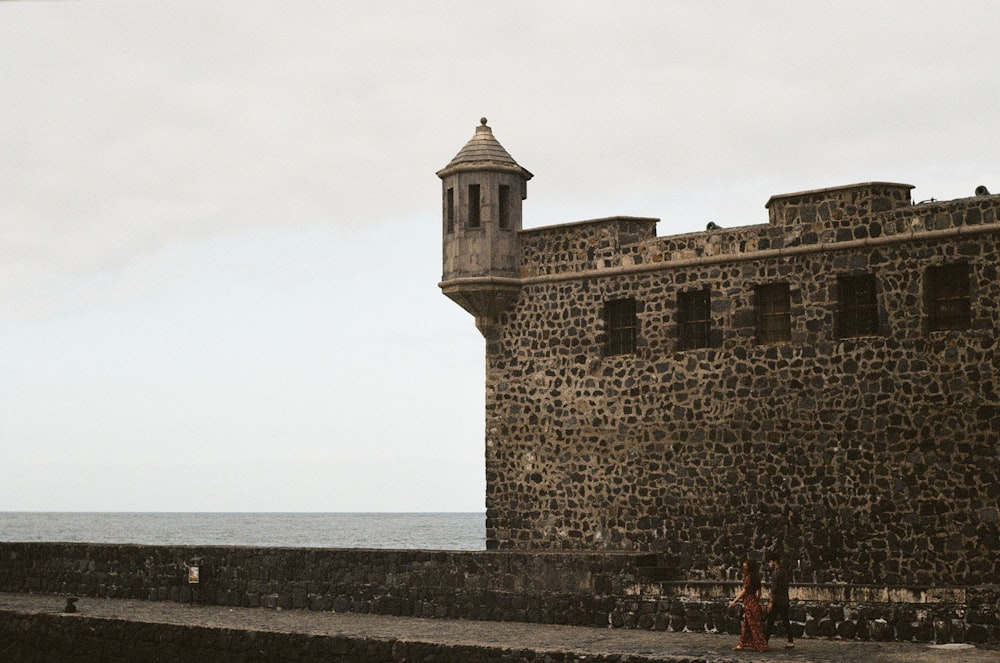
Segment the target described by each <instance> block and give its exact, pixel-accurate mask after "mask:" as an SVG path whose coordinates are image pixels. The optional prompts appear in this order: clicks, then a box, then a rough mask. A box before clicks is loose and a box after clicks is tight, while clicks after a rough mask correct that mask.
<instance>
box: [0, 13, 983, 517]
mask: <svg viewBox="0 0 1000 663" xmlns="http://www.w3.org/2000/svg"><path fill="white" fill-rule="evenodd" d="M998 25H1000V3H996V2H995V1H994V0H989V1H983V2H962V1H954V0H953V1H951V2H939V1H934V2H914V1H913V0H907V1H906V2H888V1H880V2H869V1H865V2H850V1H845V0H837V1H836V2H802V1H801V0H796V1H788V2H766V1H758V2H749V1H747V2H710V1H705V0H698V1H693V0H692V1H691V2H668V1H666V0H663V1H658V2H627V1H626V2H614V3H612V2H608V1H606V0H605V1H603V2H583V1H574V2H509V1H507V2H491V3H485V2H470V1H468V0H466V1H462V2H459V1H456V2H331V1H329V0H322V1H318V2H277V1H273V2H257V1H254V0H238V1H233V2H220V1H217V0H196V1H192V2H175V1H170V0H161V1H156V2H138V1H135V0H131V1H129V2H109V1H100V0H90V1H87V2H0V102H2V103H0V452H2V455H3V462H2V464H0V468H2V469H0V473H2V489H0V511H15V510H48V511H146V510H149V511H479V510H482V509H483V503H484V501H483V493H484V489H485V480H484V470H483V453H484V451H483V446H484V445H483V437H484V432H483V387H484V384H483V381H484V357H483V351H484V344H483V340H482V337H481V336H480V335H479V332H478V331H476V328H475V326H474V323H473V319H472V317H471V316H470V315H468V314H466V313H465V312H464V311H463V310H462V309H460V308H459V307H458V306H457V305H455V304H454V303H452V302H451V301H449V300H448V299H447V298H446V297H444V296H443V295H442V294H441V293H440V291H439V289H438V287H437V283H438V281H439V280H440V276H441V255H440V228H441V223H440V209H441V207H440V195H441V188H440V180H439V179H438V178H437V177H436V176H435V175H434V173H435V171H437V170H439V169H440V168H442V167H444V166H445V165H446V164H447V163H448V162H449V161H450V160H451V158H452V157H453V156H454V155H455V153H457V152H458V150H459V149H461V147H462V146H463V145H464V144H465V143H466V141H468V140H469V139H470V138H471V137H472V135H473V134H474V131H475V127H476V125H477V124H478V123H479V118H480V117H481V116H486V117H488V118H489V123H490V126H492V127H493V131H494V135H495V136H496V138H497V139H498V140H499V141H500V143H501V144H502V145H503V146H504V147H505V148H506V149H507V150H508V152H510V153H511V155H512V156H513V157H514V158H515V159H516V160H517V161H518V162H519V163H520V164H521V165H522V166H524V167H525V168H527V169H529V170H530V171H532V172H533V173H534V174H535V178H534V179H533V180H532V181H531V182H530V183H529V185H528V199H527V200H526V201H525V206H524V217H525V226H526V227H537V226H542V225H548V224H553V223H564V222H569V221H577V220H583V219H588V218H597V217H603V216H610V215H615V214H629V215H640V216H652V217H657V218H660V219H662V220H661V222H660V224H659V234H660V235H669V234H674V233H681V232H690V231H696V230H702V229H704V227H705V224H706V223H707V222H708V221H715V222H716V223H719V224H720V225H723V226H732V225H745V224H751V223H764V222H766V220H767V213H766V210H765V209H764V203H765V202H766V201H767V199H768V198H769V197H770V196H772V195H774V194H780V193H789V192H793V191H799V190H803V189H813V188H819V187H824V186H835V185H841V184H849V183H853V182H863V181H870V180H888V181H898V182H906V183H909V184H913V185H915V186H916V189H915V190H914V193H913V196H914V200H923V199H928V198H937V199H953V198H961V197H966V196H970V195H972V194H973V190H974V189H975V187H976V186H977V185H980V184H984V185H986V186H987V187H989V188H990V190H991V191H994V192H997V191H1000V157H998V149H997V148H998V147H1000V130H998V126H1000V124H998V122H1000V69H998V63H1000V38H998V37H997V31H996V29H997V26H998Z"/></svg>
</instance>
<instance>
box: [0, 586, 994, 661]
mask: <svg viewBox="0 0 1000 663" xmlns="http://www.w3.org/2000/svg"><path fill="white" fill-rule="evenodd" d="M64 605H65V599H64V598H62V597H59V596H53V595H36V594H3V593H0V610H4V611H9V612H18V613H59V612H61V611H62V608H63V606H64ZM76 605H77V607H78V608H79V611H80V612H79V614H81V615H86V616H88V617H91V618H103V619H125V620H129V621H135V622H149V623H163V624H179V625H192V626H201V627H207V628H229V629H245V630H254V631H276V632H285V633H305V634H310V635H318V636H323V635H339V636H355V637H359V638H369V639H382V640H389V641H392V640H401V641H409V642H432V643H439V644H446V645H480V646H482V645H486V646H494V647H498V648H501V649H508V650H524V649H530V650H534V651H539V652H553V653H554V652H574V653H579V654H588V655H594V654H620V655H623V656H624V655H637V656H645V657H647V658H649V659H651V660H660V661H678V660H692V659H701V660H705V661H712V662H726V661H752V660H765V659H766V660H776V661H777V660H780V661H815V662H817V663H834V662H835V663H848V662H853V661H859V662H864V663H867V662H875V663H904V662H905V663H931V662H932V661H933V662H941V661H947V662H950V661H956V662H960V663H1000V650H996V649H983V648H970V647H968V646H964V645H963V646H961V647H959V646H955V645H951V646H945V647H943V648H942V647H934V646H929V645H926V644H917V643H899V642H878V643H875V642H844V641H840V640H818V639H800V640H798V641H796V643H795V648H794V649H790V650H789V649H785V648H784V642H782V641H778V642H776V643H775V644H776V645H777V647H776V648H775V649H774V650H772V651H771V652H768V653H758V652H746V651H744V652H735V651H733V650H732V647H733V645H735V644H736V638H735V637H734V636H730V635H712V634H704V633H667V632H659V631H636V630H624V629H599V628H585V627H574V626H555V625H551V626H550V625H540V624H523V623H513V622H476V621H464V620H450V619H418V618H408V617H390V616H384V615H363V614H351V613H333V612H311V611H308V610H269V609H265V608H229V607H225V606H200V605H198V606H192V605H186V604H179V603H168V602H157V601H131V600H123V599H93V598H81V599H80V600H79V601H78V602H77V604H76ZM66 618H67V619H72V618H73V615H67V616H66Z"/></svg>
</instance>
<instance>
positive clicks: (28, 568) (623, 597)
mask: <svg viewBox="0 0 1000 663" xmlns="http://www.w3.org/2000/svg"><path fill="white" fill-rule="evenodd" d="M664 562H665V560H664V558H662V557H661V556H658V555H651V554H638V553H621V552H605V553H589V552H540V553H539V552H536V553H529V552H515V551H468V552H461V551H447V552H446V551H418V550H356V549H312V548H244V547H185V546H141V545H97V544H79V543H0V591H3V592H16V593H46V594H58V595H73V596H81V597H84V596H91V597H101V598H129V599H143V600H154V601H175V602H185V603H186V602H197V603H204V604H212V605H230V606H244V607H260V608H262V609H302V610H333V611H337V612H356V613H374V614H386V615H400V616H413V617H432V618H453V619H473V620H482V621H520V622H531V623H542V624H567V625H576V626H594V627H603V628H607V627H612V628H632V629H658V630H672V631H709V632H725V633H737V632H738V631H739V620H740V613H739V610H738V609H728V608H727V603H728V601H729V599H730V598H731V597H732V596H733V595H735V593H736V592H737V590H738V587H739V584H738V583H737V582H735V581H733V580H716V581H704V582H687V581H680V580H665V579H663V578H664V577H667V576H670V575H671V569H670V567H669V566H664ZM194 563H197V565H198V571H199V582H198V583H197V584H192V583H190V582H189V568H190V566H191V565H192V564H194ZM792 599H793V607H792V621H793V631H794V634H795V635H797V636H801V635H803V634H805V635H806V636H810V637H841V638H847V639H854V638H857V639H864V640H869V639H871V640H906V641H909V640H917V641H920V642H933V641H937V642H963V641H964V642H975V643H982V642H998V641H1000V586H988V585H980V586H969V587H950V588H949V587H914V586H911V587H902V586H899V587H885V586H862V585H845V584H815V583H798V584H795V585H793V587H792ZM52 628H55V627H54V626H53V627H52ZM123 628H124V627H123ZM333 660H336V659H333ZM385 660H393V659H385ZM468 660H475V659H468Z"/></svg>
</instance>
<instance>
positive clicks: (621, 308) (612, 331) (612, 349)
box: [604, 299, 638, 355]
mask: <svg viewBox="0 0 1000 663" xmlns="http://www.w3.org/2000/svg"><path fill="white" fill-rule="evenodd" d="M604 321H605V326H606V329H607V331H608V346H607V349H608V354H609V355H624V354H631V353H633V352H635V337H636V329H637V328H638V323H637V320H636V317H635V300H634V299H617V300H615V301H610V302H606V303H605V304H604Z"/></svg>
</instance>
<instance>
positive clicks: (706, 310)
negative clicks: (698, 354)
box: [677, 290, 712, 350]
mask: <svg viewBox="0 0 1000 663" xmlns="http://www.w3.org/2000/svg"><path fill="white" fill-rule="evenodd" d="M677 314H678V320H679V322H680V340H681V349H682V350H693V349H694V348H707V347H710V346H711V336H710V333H711V330H712V298H711V295H710V293H709V291H708V290H695V291H692V292H679V293H677Z"/></svg>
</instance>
